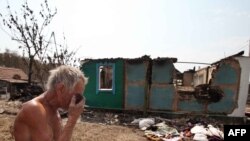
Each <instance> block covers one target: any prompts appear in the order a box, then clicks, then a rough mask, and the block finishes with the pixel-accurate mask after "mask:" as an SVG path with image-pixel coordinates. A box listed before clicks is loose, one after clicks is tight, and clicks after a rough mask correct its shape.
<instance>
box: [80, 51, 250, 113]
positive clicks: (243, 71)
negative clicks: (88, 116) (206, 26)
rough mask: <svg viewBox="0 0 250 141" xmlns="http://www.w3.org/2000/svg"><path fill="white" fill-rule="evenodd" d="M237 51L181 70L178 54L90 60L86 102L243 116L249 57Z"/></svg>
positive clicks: (86, 64) (97, 105)
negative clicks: (212, 61) (179, 68)
mask: <svg viewBox="0 0 250 141" xmlns="http://www.w3.org/2000/svg"><path fill="white" fill-rule="evenodd" d="M241 55H242V54H236V55H233V56H229V57H227V58H224V59H222V60H220V61H218V62H215V63H212V64H211V65H210V66H208V67H206V68H202V69H199V70H189V71H185V72H184V73H180V72H179V71H178V70H177V69H176V68H175V67H174V63H176V62H177V59H176V58H155V59H151V58H150V57H149V56H143V57H141V58H134V59H124V58H109V59H107V58H106V59H85V60H84V63H83V65H82V66H81V69H82V71H84V73H85V75H86V76H87V77H89V84H88V85H87V86H86V90H85V96H86V104H87V105H88V106H90V107H93V108H104V109H120V110H139V111H144V112H168V113H181V114H190V113H194V114H212V115H213V114H216V115H224V116H233V117H243V116H244V114H245V106H246V100H247V96H248V84H249V72H250V58H249V57H244V56H241Z"/></svg>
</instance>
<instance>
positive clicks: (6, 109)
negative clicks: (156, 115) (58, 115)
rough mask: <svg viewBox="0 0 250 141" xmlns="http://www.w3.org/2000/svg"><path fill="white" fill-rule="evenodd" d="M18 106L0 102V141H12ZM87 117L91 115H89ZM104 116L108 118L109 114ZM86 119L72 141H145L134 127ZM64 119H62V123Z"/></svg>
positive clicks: (78, 124)
mask: <svg viewBox="0 0 250 141" xmlns="http://www.w3.org/2000/svg"><path fill="white" fill-rule="evenodd" d="M20 106H21V102H18V101H16V102H7V101H4V100H0V133H1V134H0V141H14V138H13V137H12V136H11V132H10V131H11V127H12V126H13V122H14V119H15V116H16V113H17V112H18V109H19V108H20ZM88 115H91V113H89V114H88ZM106 115H107V118H109V114H106ZM95 116H99V115H95ZM82 117H84V115H82ZM88 118H89V116H86V117H85V119H84V118H81V119H79V120H78V122H77V124H76V126H75V129H74V132H73V137H72V141H121V140H122V141H147V139H146V138H145V137H143V135H144V133H143V131H141V130H139V129H138V128H136V127H132V126H125V125H118V124H115V121H114V124H113V123H112V121H111V119H110V120H109V121H108V119H107V120H106V121H105V120H104V121H101V120H93V119H92V120H89V121H88V120H87V119H88ZM92 118H93V117H92ZM66 119H67V118H64V119H63V122H64V121H66ZM96 119H97V118H96Z"/></svg>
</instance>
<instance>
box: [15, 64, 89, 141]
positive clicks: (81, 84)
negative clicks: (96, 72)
mask: <svg viewBox="0 0 250 141" xmlns="http://www.w3.org/2000/svg"><path fill="white" fill-rule="evenodd" d="M87 80H88V79H87V78H85V76H84V74H83V73H82V72H81V71H80V70H78V69H76V68H73V67H69V66H60V67H58V68H56V69H54V70H52V71H51V74H50V76H49V79H48V83H47V91H46V92H44V93H43V94H41V95H40V96H38V97H36V98H34V99H32V100H30V101H28V102H26V103H24V104H23V105H22V108H21V110H20V112H19V113H18V115H17V117H16V119H15V122H14V137H15V141H70V139H71V136H72V132H73V128H74V126H75V124H76V121H77V119H78V118H79V116H80V114H81V113H82V112H83V105H84V104H85V103H84V100H81V101H80V102H79V103H76V95H77V94H81V95H82V94H83V91H84V88H85V85H86V83H87ZM59 108H62V109H65V110H68V120H67V122H66V124H65V125H64V127H63V126H62V123H61V117H60V114H59V112H58V109H59Z"/></svg>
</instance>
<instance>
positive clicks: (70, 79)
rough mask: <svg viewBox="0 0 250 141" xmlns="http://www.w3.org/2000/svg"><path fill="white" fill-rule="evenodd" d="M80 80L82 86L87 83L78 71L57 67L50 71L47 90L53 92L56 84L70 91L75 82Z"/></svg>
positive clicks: (82, 74)
mask: <svg viewBox="0 0 250 141" xmlns="http://www.w3.org/2000/svg"><path fill="white" fill-rule="evenodd" d="M80 79H82V80H83V82H84V85H86V84H87V83H88V78H86V77H85V76H84V73H83V72H81V71H80V70H79V69H77V68H75V67H71V66H59V67H57V68H55V69H53V70H51V71H50V76H49V78H48V82H47V90H48V91H53V90H55V86H56V84H58V83H63V84H64V86H65V87H66V89H68V90H69V91H72V90H73V88H74V87H75V85H76V84H77V82H78V81H79V80H80Z"/></svg>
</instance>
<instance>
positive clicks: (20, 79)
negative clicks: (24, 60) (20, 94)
mask: <svg viewBox="0 0 250 141" xmlns="http://www.w3.org/2000/svg"><path fill="white" fill-rule="evenodd" d="M0 80H4V81H8V82H11V83H24V82H27V80H28V76H27V74H25V73H24V72H23V70H21V69H17V68H7V67H0Z"/></svg>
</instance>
